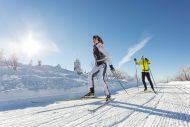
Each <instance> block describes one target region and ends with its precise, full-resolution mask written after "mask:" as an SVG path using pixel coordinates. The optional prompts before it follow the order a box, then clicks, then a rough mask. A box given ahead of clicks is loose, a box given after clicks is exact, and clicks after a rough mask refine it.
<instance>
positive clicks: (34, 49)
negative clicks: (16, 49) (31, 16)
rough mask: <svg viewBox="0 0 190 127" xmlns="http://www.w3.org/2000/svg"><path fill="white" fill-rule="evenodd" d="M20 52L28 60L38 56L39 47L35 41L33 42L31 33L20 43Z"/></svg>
mask: <svg viewBox="0 0 190 127" xmlns="http://www.w3.org/2000/svg"><path fill="white" fill-rule="evenodd" d="M22 51H23V53H26V55H27V56H28V57H29V58H32V57H34V56H35V55H38V53H39V51H40V45H39V42H38V41H37V40H35V39H34V38H33V36H32V33H29V36H28V37H27V39H26V40H24V41H23V43H22Z"/></svg>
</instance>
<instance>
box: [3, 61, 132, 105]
mask: <svg viewBox="0 0 190 127" xmlns="http://www.w3.org/2000/svg"><path fill="white" fill-rule="evenodd" d="M109 81H110V82H109V84H110V89H111V91H112V92H116V91H117V90H120V89H121V87H120V86H119V85H118V82H117V81H116V80H109ZM123 83H124V84H126V83H125V82H123ZM133 86H135V84H131V85H127V86H125V87H133ZM95 89H96V94H97V95H104V91H103V87H102V86H100V85H99V84H98V83H96V88H95ZM87 91H88V86H87V77H85V76H79V75H77V74H76V73H74V72H73V71H68V70H65V69H62V68H61V67H60V66H49V65H44V66H29V65H22V64H19V66H18V68H17V71H14V70H13V69H10V68H8V67H7V66H6V64H1V66H0V102H5V101H16V102H18V100H20V101H21V100H23V99H24V100H25V99H30V100H31V99H32V100H34V99H38V100H39V99H40V98H42V99H43V100H44V101H49V100H50V99H51V98H52V100H55V98H56V99H57V100H59V99H65V98H72V97H80V96H82V95H84V94H85V93H86V92H87Z"/></svg>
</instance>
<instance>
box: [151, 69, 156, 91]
mask: <svg viewBox="0 0 190 127" xmlns="http://www.w3.org/2000/svg"><path fill="white" fill-rule="evenodd" d="M149 70H150V74H151V76H152V80H153V82H154V85H155V87H156V89H157V91H158V87H157V85H156V82H155V80H154V76H153V74H152V71H151V69H149Z"/></svg>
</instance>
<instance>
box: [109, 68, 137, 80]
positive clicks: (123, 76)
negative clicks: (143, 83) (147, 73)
mask: <svg viewBox="0 0 190 127" xmlns="http://www.w3.org/2000/svg"><path fill="white" fill-rule="evenodd" d="M108 77H111V78H116V79H122V80H134V79H133V78H132V77H130V76H129V75H128V74H127V73H125V72H123V71H121V70H118V69H116V70H115V72H114V74H113V73H112V72H108Z"/></svg>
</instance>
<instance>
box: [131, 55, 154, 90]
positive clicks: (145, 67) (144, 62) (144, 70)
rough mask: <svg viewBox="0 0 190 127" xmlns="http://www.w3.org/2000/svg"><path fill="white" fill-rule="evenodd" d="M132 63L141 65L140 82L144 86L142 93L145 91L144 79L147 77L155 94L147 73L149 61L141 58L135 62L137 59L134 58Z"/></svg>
mask: <svg viewBox="0 0 190 127" xmlns="http://www.w3.org/2000/svg"><path fill="white" fill-rule="evenodd" d="M134 61H135V64H138V65H141V69H142V82H143V84H144V91H147V85H146V81H145V77H147V79H148V81H149V83H150V86H151V88H152V90H153V91H154V92H155V90H154V86H153V83H152V80H151V78H150V73H149V64H151V62H150V60H148V59H147V58H144V57H142V58H141V60H139V61H137V59H136V58H135V59H134Z"/></svg>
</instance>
